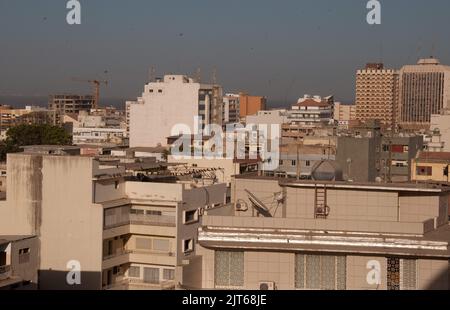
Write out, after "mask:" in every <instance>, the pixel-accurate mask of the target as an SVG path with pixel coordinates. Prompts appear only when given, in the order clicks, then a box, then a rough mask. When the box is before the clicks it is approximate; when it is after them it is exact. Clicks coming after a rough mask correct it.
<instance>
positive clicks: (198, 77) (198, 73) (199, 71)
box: [195, 67, 202, 83]
mask: <svg viewBox="0 0 450 310" xmlns="http://www.w3.org/2000/svg"><path fill="white" fill-rule="evenodd" d="M195 79H196V80H197V83H201V81H202V69H201V68H200V67H198V68H197V71H196V72H195Z"/></svg>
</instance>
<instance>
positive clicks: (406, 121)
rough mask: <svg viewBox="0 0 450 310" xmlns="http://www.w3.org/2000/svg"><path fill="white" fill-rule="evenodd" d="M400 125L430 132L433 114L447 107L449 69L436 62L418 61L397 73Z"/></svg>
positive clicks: (429, 60)
mask: <svg viewBox="0 0 450 310" xmlns="http://www.w3.org/2000/svg"><path fill="white" fill-rule="evenodd" d="M399 92H400V94H399V108H400V124H401V126H402V127H403V128H405V129H429V127H430V122H431V115H432V114H440V113H441V111H442V110H443V109H447V108H449V107H450V67H449V66H444V65H441V64H440V62H439V60H438V59H436V58H427V59H420V60H419V62H418V63H417V65H408V66H404V67H403V68H402V69H401V70H400V87H399Z"/></svg>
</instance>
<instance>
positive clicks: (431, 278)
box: [197, 247, 449, 290]
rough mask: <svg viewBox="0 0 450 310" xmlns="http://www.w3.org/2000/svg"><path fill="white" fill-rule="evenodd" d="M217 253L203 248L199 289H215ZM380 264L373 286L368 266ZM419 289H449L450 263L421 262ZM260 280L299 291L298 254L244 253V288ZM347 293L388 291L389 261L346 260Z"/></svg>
mask: <svg viewBox="0 0 450 310" xmlns="http://www.w3.org/2000/svg"><path fill="white" fill-rule="evenodd" d="M214 253H215V250H212V249H207V248H203V247H201V248H199V250H198V254H200V255H201V256H202V264H201V266H197V268H199V269H200V268H201V270H202V273H201V277H202V286H201V287H198V286H197V288H203V289H214V288H215V285H214V277H215V274H214ZM371 261H376V262H378V263H379V264H380V268H381V269H380V281H381V283H380V284H379V285H377V284H369V283H368V281H367V276H368V274H369V272H370V271H371V269H369V268H368V267H367V266H368V263H369V262H371ZM416 264H417V271H416V272H417V284H416V288H417V289H421V290H423V289H435V290H436V289H443V290H447V289H449V262H448V260H438V259H418V260H417V261H416ZM260 281H274V282H275V283H276V286H277V289H279V290H293V289H295V253H292V252H277V251H271V252H267V251H245V253H244V288H245V289H252V290H258V289H259V282H260ZM346 289H347V290H386V289H387V258H386V257H382V256H361V255H347V258H346Z"/></svg>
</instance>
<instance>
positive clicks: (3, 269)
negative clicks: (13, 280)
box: [0, 265, 12, 281]
mask: <svg viewBox="0 0 450 310" xmlns="http://www.w3.org/2000/svg"><path fill="white" fill-rule="evenodd" d="M11 275H12V271H11V266H9V265H7V266H0V281H2V280H6V279H9V278H10V277H11Z"/></svg>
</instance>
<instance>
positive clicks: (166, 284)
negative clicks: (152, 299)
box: [103, 278, 176, 290]
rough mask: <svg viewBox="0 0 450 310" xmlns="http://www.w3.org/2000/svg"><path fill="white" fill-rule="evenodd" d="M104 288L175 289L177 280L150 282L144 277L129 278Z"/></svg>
mask: <svg viewBox="0 0 450 310" xmlns="http://www.w3.org/2000/svg"><path fill="white" fill-rule="evenodd" d="M103 289H104V290H175V289H176V283H175V281H160V282H158V283H148V282H145V281H144V280H143V279H137V278H128V279H123V280H120V281H117V282H115V283H113V284H111V285H107V286H105V287H103Z"/></svg>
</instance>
